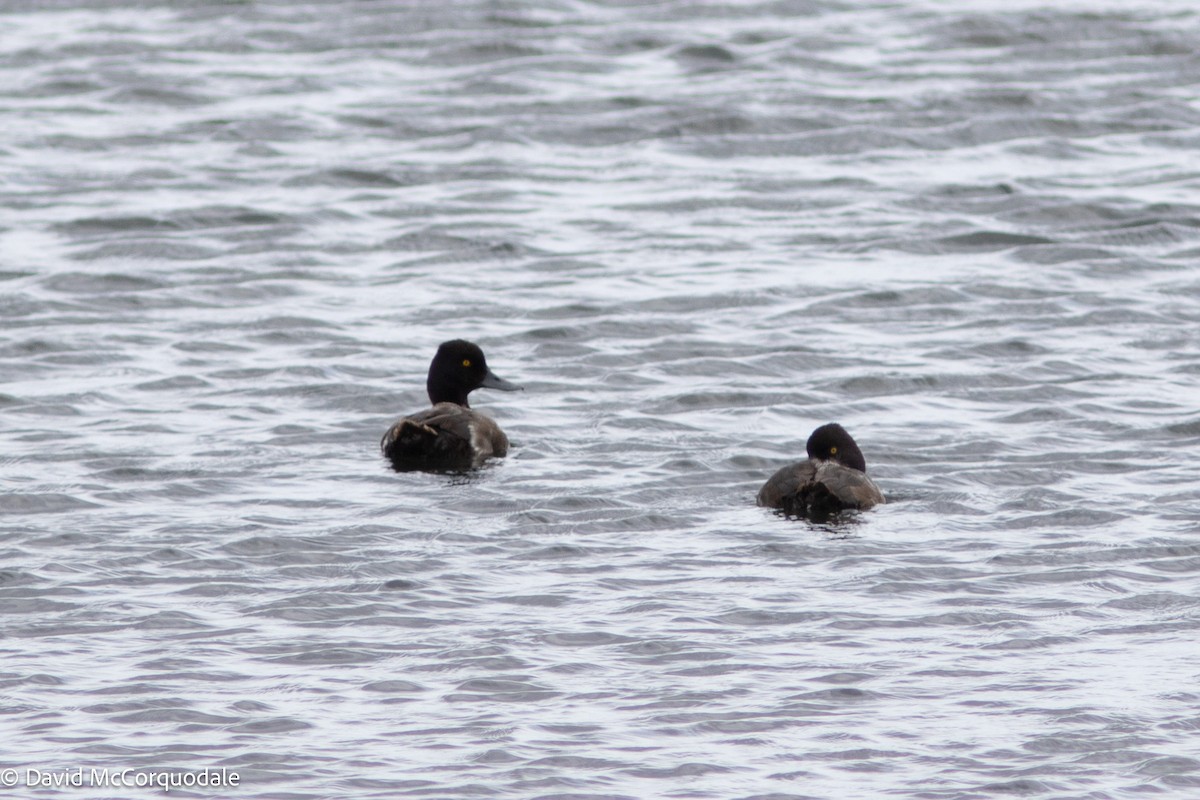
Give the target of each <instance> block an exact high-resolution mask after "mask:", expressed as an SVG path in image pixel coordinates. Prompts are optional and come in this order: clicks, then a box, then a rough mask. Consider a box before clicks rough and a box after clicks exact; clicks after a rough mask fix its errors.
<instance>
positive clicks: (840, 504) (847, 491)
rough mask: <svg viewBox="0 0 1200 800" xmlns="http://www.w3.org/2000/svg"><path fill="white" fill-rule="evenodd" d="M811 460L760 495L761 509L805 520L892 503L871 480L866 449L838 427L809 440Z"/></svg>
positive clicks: (768, 484)
mask: <svg viewBox="0 0 1200 800" xmlns="http://www.w3.org/2000/svg"><path fill="white" fill-rule="evenodd" d="M806 449H807V450H808V460H807V461H799V462H797V463H795V464H791V465H789V466H786V467H784V468H783V469H781V470H779V471H778V472H776V473H775V474H774V475H772V476H771V478H770V480H768V481H767V482H766V483H765V484H763V487H762V489H760V490H759V491H758V504H759V505H760V506H767V507H769V508H779V509H782V510H783V511H785V512H787V513H788V514H795V515H796V516H801V517H821V516H827V515H829V514H834V513H836V512H838V511H842V510H843V509H847V508H857V509H866V508H870V507H871V506H875V505H879V504H881V503H884V502H886V501H885V500H884V499H883V492H881V491H879V487H878V486H876V485H875V481H873V480H871V479H870V478H868V477H867V461H866V459H865V458H863V454H862V450H859V449H858V444H857V443H855V441H854V439H853V438H852V437H851V436H850V434H849V433H847V432H846V429H845V428H843V427H842V426H841V425H838V424H837V423H836V422H830V423H829V424H828V425H822V426H821V427H819V428H817V429H816V430H815V431H813V433H812V436H809V437H808V444H807V445H806Z"/></svg>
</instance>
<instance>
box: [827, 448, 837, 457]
mask: <svg viewBox="0 0 1200 800" xmlns="http://www.w3.org/2000/svg"><path fill="white" fill-rule="evenodd" d="M829 455H831V456H836V455H837V448H836V447H831V448H829Z"/></svg>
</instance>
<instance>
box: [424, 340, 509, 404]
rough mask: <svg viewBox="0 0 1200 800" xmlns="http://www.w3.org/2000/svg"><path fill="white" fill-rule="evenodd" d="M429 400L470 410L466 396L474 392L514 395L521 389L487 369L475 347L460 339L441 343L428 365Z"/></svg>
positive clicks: (485, 362) (477, 347)
mask: <svg viewBox="0 0 1200 800" xmlns="http://www.w3.org/2000/svg"><path fill="white" fill-rule="evenodd" d="M425 388H426V389H427V390H428V391H429V401H430V402H431V403H433V404H434V405H437V404H438V403H457V404H458V405H460V406H464V407H466V408H470V405H468V403H467V395H468V394H470V393H471V392H473V391H475V390H476V389H480V388H486V389H500V390H501V391H505V392H515V391H517V390H518V389H521V388H522V387H520V386H517V385H516V384H515V383H509V382H508V381H506V380H504V379H503V378H500V377H497V375H496V373H494V372H492V371H491V370H490V369H488V365H487V360H486V359H485V358H484V357H483V351H482V350H480V349H479V345H477V344H472V343H471V342H467V341H464V340H462V339H454V340H453V341H449V342H442V345H441V346H440V347H439V348H438V351H437V355H435V356H434V357H433V361H432V362H431V363H430V365H429V378H428V379H426V381H425Z"/></svg>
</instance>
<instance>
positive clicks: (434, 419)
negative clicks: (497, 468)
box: [379, 403, 508, 471]
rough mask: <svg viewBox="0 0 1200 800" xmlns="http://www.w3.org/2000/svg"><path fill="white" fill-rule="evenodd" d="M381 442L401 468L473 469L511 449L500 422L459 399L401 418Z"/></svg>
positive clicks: (398, 467) (389, 458) (387, 455)
mask: <svg viewBox="0 0 1200 800" xmlns="http://www.w3.org/2000/svg"><path fill="white" fill-rule="evenodd" d="M379 445H380V447H381V448H382V449H383V454H384V455H385V456H386V457H387V458H388V460H390V461H391V462H392V467H394V468H395V469H397V470H400V471H407V470H428V469H447V470H453V469H472V468H474V467H478V466H479V465H480V464H482V463H483V462H484V461H485V460H486V459H488V458H492V457H493V456H495V457H502V456H504V455H505V454H506V453H508V437H507V436H505V435H504V431H502V430H500V426H499V425H497V424H496V423H495V422H494V421H492V420H491V419H490V418H489V417H486V416H484V415H483V414H480V413H479V412H478V411H475V410H473V409H470V408H467V407H466V406H460V405H458V404H457V403H438V404H437V405H435V406H433V407H432V408H428V409H426V410H424V411H420V412H418V413H416V414H413V415H411V416H408V417H404V418H403V419H400V420H399V421H397V422H396V424H394V425H392V427H390V428H388V431H387V433H385V434H384V435H383V440H382V441H381V442H380V443H379Z"/></svg>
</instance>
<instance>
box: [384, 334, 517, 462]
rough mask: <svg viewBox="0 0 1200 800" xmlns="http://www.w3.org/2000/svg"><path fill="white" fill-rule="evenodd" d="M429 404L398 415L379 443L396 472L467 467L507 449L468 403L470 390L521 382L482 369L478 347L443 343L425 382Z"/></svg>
mask: <svg viewBox="0 0 1200 800" xmlns="http://www.w3.org/2000/svg"><path fill="white" fill-rule="evenodd" d="M425 388H426V390H427V391H428V392H429V402H430V403H432V405H433V407H432V408H428V409H426V410H424V411H419V412H417V413H416V414H411V415H409V416H407V417H404V418H402V419H400V420H398V421H397V422H396V423H395V424H394V425H392V427H390V428H388V431H387V433H385V434H384V435H383V440H382V441H381V442H380V443H379V446H380V449H382V450H383V454H384V456H386V457H387V459H388V460H389V461H391V462H392V468H393V469H395V470H396V471H397V472H410V471H413V470H428V471H447V470H465V469H473V468H475V467H478V466H479V465H480V464H482V463H483V462H484V461H485V460H486V459H488V458H491V457H493V456H494V457H502V456H504V455H505V454H506V453H507V452H508V437H507V436H505V435H504V431H502V430H500V426H499V425H497V424H496V423H495V421H493V420H492V419H491V418H490V417H488V416H486V415H484V414H481V413H479V412H478V411H476V410H474V409H473V408H471V406H470V404H469V403H468V402H467V395H469V394H470V393H471V392H473V391H475V390H476V389H499V390H500V391H503V392H515V391H518V390H520V389H522V388H523V387H521V386H517V385H516V384H515V383H510V382H509V381H506V380H504V379H503V378H501V377H499V376H497V375H496V373H494V372H492V371H491V370H490V369H488V365H487V360H486V359H485V358H484V357H483V351H482V350H481V349H479V346H478V345H476V344H473V343H471V342H468V341H464V340H462V339H455V340H453V341H449V342H443V343H442V345H441V346H440V347H438V351H437V354H436V355H434V357H433V361H432V362H431V363H430V364H429V377H428V378H427V379H426V381H425Z"/></svg>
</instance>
